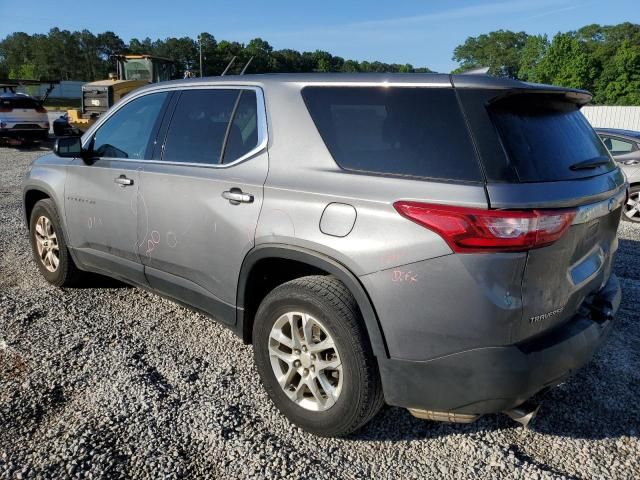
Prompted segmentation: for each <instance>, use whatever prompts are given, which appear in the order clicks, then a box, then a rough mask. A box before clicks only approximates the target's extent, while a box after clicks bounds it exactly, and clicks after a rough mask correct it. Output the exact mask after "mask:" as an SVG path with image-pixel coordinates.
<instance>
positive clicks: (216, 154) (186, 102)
mask: <svg viewBox="0 0 640 480" xmlns="http://www.w3.org/2000/svg"><path fill="white" fill-rule="evenodd" d="M238 93H239V92H238V90H223V89H208V90H206V89H198V90H184V91H183V92H182V93H181V94H180V98H179V99H178V104H177V106H176V108H175V111H174V113H173V118H172V119H171V125H170V126H169V131H168V132H167V137H166V140H165V148H164V155H163V157H162V159H163V160H166V161H170V162H186V163H209V164H217V163H219V162H220V157H221V155H222V145H223V144H224V138H225V135H226V132H227V125H229V121H230V120H231V114H232V112H233V107H234V105H235V102H236V99H237V98H238Z"/></svg>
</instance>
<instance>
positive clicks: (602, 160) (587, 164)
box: [569, 155, 610, 170]
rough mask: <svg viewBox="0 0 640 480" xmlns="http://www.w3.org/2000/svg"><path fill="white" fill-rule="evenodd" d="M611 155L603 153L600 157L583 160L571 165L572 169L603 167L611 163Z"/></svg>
mask: <svg viewBox="0 0 640 480" xmlns="http://www.w3.org/2000/svg"><path fill="white" fill-rule="evenodd" d="M609 161H610V160H609V157H607V156H606V155H601V156H599V157H593V158H590V159H588V160H583V161H581V162H578V163H574V164H573V165H571V166H570V167H569V169H570V170H588V169H591V168H597V167H601V166H602V165H606V164H607V163H609Z"/></svg>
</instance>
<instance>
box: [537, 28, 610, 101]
mask: <svg viewBox="0 0 640 480" xmlns="http://www.w3.org/2000/svg"><path fill="white" fill-rule="evenodd" d="M597 75H598V68H597V63H596V62H595V60H594V59H593V57H592V56H591V55H589V51H588V48H587V46H586V45H585V43H584V42H583V41H580V40H579V39H578V38H577V36H576V35H575V34H574V33H573V32H569V33H558V34H556V35H555V36H554V37H553V40H552V41H551V44H550V45H549V48H548V50H547V52H546V54H545V55H544V57H543V58H542V60H540V62H539V63H538V65H537V67H536V72H535V79H536V81H540V82H542V83H550V84H552V85H560V86H563V87H570V88H583V89H587V90H591V89H592V88H593V86H594V82H595V79H596V77H597Z"/></svg>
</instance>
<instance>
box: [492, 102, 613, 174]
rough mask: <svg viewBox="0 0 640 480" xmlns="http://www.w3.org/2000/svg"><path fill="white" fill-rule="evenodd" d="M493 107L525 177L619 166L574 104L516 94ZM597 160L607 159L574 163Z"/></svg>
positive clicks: (509, 149) (506, 144)
mask: <svg viewBox="0 0 640 480" xmlns="http://www.w3.org/2000/svg"><path fill="white" fill-rule="evenodd" d="M489 112H490V116H491V118H492V120H493V123H494V125H495V126H496V128H497V130H498V133H499V135H500V138H501V140H502V144H503V146H504V148H505V150H506V153H507V155H508V157H509V161H510V163H511V166H512V167H513V168H514V169H515V171H516V174H517V176H518V179H519V180H520V181H521V182H547V181H560V180H572V179H576V178H585V177H590V176H594V175H599V174H602V173H606V172H608V171H611V170H612V169H614V168H615V164H614V163H613V162H612V161H611V159H610V157H609V155H608V152H607V149H606V148H605V147H604V145H603V144H602V142H601V141H600V139H599V138H598V135H597V134H596V133H595V132H594V131H593V129H592V128H591V125H589V122H588V121H587V119H586V118H585V117H584V116H583V115H582V113H580V111H579V110H578V107H577V106H575V105H574V104H572V103H569V102H566V101H560V100H557V99H553V98H549V96H545V95H543V94H532V95H517V96H514V97H513V98H511V99H503V100H502V101H500V102H498V103H496V104H494V105H491V106H490V107H489ZM598 160H599V161H601V162H602V163H603V164H602V165H600V166H597V167H594V168H577V169H576V168H575V166H576V165H577V164H579V163H580V162H586V163H589V161H596V162H597V161H598ZM572 166H574V168H573V169H572V168H571V167H572Z"/></svg>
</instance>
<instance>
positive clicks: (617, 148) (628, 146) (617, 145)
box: [605, 137, 636, 155]
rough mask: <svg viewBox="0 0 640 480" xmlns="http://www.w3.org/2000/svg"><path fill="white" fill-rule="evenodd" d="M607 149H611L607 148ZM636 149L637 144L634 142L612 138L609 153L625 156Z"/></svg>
mask: <svg viewBox="0 0 640 480" xmlns="http://www.w3.org/2000/svg"><path fill="white" fill-rule="evenodd" d="M605 145H606V144H605ZM607 148H609V147H608V146H607ZM635 149H636V148H635V144H634V143H633V142H628V141H626V140H622V139H620V138H615V137H611V148H610V149H609V151H610V152H611V153H612V154H613V155H624V154H625V153H631V152H633V151H634V150H635Z"/></svg>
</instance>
